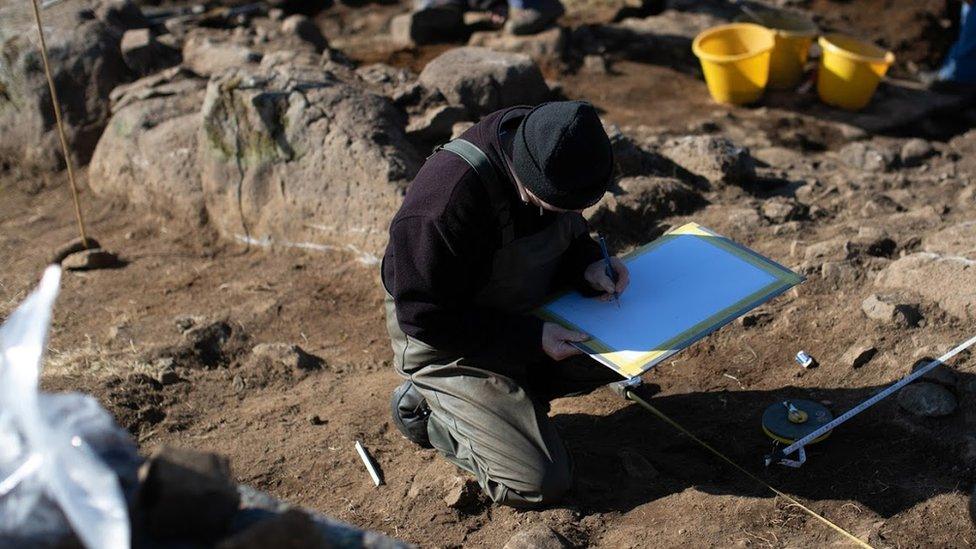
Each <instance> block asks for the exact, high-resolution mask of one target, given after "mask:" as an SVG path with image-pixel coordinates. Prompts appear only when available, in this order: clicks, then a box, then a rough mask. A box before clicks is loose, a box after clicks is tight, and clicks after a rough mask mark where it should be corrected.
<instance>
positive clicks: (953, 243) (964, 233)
mask: <svg viewBox="0 0 976 549" xmlns="http://www.w3.org/2000/svg"><path fill="white" fill-rule="evenodd" d="M922 249H923V250H924V251H926V252H929V253H934V254H939V255H943V256H955V257H961V258H965V259H969V260H973V261H976V221H964V222H962V223H957V224H955V225H951V226H949V227H946V228H945V229H942V230H940V231H938V232H935V233H930V234H927V235H925V237H923V238H922Z"/></svg>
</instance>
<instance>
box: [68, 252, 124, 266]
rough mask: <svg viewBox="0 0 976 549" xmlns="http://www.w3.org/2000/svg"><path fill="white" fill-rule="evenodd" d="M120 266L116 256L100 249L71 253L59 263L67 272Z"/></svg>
mask: <svg viewBox="0 0 976 549" xmlns="http://www.w3.org/2000/svg"><path fill="white" fill-rule="evenodd" d="M120 264H121V262H120V261H119V258H118V256H116V255H115V254H113V253H112V252H107V251H105V250H103V249H101V248H93V249H91V250H82V251H80V252H76V253H73V254H71V255H69V256H68V257H66V258H64V259H63V260H62V261H61V266H62V267H64V268H65V269H67V270H69V271H88V270H93V269H109V268H112V267H118V266H119V265H120Z"/></svg>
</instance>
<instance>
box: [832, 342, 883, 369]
mask: <svg viewBox="0 0 976 549" xmlns="http://www.w3.org/2000/svg"><path fill="white" fill-rule="evenodd" d="M877 353H878V348H877V347H875V346H874V343H873V342H871V341H868V340H860V341H858V342H857V343H855V344H853V345H851V346H850V347H848V349H847V351H845V352H844V354H843V356H841V358H840V360H841V363H843V364H844V365H845V366H850V367H851V368H860V367H861V366H864V365H865V364H867V363H868V362H870V361H871V359H872V358H874V355H875V354H877Z"/></svg>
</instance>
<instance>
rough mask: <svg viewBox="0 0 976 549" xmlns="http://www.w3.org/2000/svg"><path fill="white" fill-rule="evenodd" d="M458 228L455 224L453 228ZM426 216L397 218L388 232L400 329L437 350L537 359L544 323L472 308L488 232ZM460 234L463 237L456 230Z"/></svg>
mask: <svg viewBox="0 0 976 549" xmlns="http://www.w3.org/2000/svg"><path fill="white" fill-rule="evenodd" d="M452 225H453V226H454V227H457V225H456V224H452ZM468 225H469V226H468V227H467V228H462V229H457V228H453V229H452V228H449V226H448V225H446V224H443V223H440V222H438V221H436V220H432V219H430V218H426V217H423V216H416V217H405V218H402V219H398V220H397V221H396V222H395V223H394V225H393V226H391V228H390V245H391V246H392V247H393V255H392V259H393V262H394V265H393V267H394V269H393V271H394V276H393V281H392V287H391V288H388V289H389V290H390V293H391V295H392V296H393V298H394V301H395V303H396V310H397V321H398V322H399V324H400V328H401V329H402V330H403V331H404V333H406V334H407V335H410V336H412V337H415V338H417V339H419V340H420V341H423V342H424V343H426V344H428V345H431V346H433V347H435V348H438V349H443V350H446V351H456V352H459V353H463V354H469V355H478V356H488V357H498V358H503V359H519V360H536V359H539V358H542V357H543V354H542V347H541V341H542V324H543V321H542V320H541V319H539V318H537V317H534V316H529V315H513V314H506V313H503V312H500V311H496V310H492V309H485V308H480V307H477V306H475V305H474V297H475V292H476V291H477V286H476V284H477V282H476V281H478V280H480V279H482V277H480V276H479V274H482V275H483V273H479V272H478V271H479V270H483V269H484V268H485V266H484V264H483V261H484V259H485V255H486V254H487V253H488V252H487V251H486V250H484V249H483V248H482V246H483V245H479V242H480V238H482V237H483V234H479V232H480V233H484V232H485V231H483V230H481V229H480V228H479V224H478V223H469V224H468ZM459 230H460V231H461V232H460V233H459V232H458V231H459Z"/></svg>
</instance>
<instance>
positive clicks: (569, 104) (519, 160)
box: [512, 101, 613, 210]
mask: <svg viewBox="0 0 976 549" xmlns="http://www.w3.org/2000/svg"><path fill="white" fill-rule="evenodd" d="M512 164H513V168H514V169H515V174H516V175H517V176H518V178H519V180H520V181H521V182H522V185H524V186H525V188H527V189H528V190H530V191H532V194H534V195H535V196H537V197H539V199H541V200H543V201H544V202H546V203H547V204H551V205H553V206H556V207H557V208H562V209H564V210H581V209H583V208H586V207H587V206H591V205H593V204H595V203H596V202H597V201H598V200H600V197H602V196H603V193H605V192H606V191H607V187H609V186H610V182H611V179H612V176H613V149H612V148H611V147H610V138H609V137H607V132H606V130H604V129H603V124H601V123H600V117H599V116H597V114H596V110H595V109H594V108H593V105H591V104H589V103H587V102H585V101H558V102H553V103H543V104H542V105H539V106H538V107H535V108H534V109H532V110H531V111H529V113H528V114H527V115H526V116H525V118H524V119H522V123H521V124H520V125H519V127H518V130H517V131H516V132H515V140H514V142H513V143H512Z"/></svg>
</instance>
